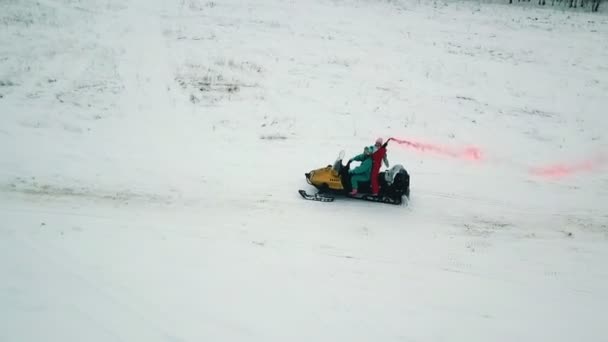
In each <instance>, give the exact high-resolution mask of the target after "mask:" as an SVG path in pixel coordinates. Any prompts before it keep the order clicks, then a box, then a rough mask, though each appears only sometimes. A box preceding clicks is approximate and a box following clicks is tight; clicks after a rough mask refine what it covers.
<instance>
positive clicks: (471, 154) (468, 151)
mask: <svg viewBox="0 0 608 342" xmlns="http://www.w3.org/2000/svg"><path fill="white" fill-rule="evenodd" d="M389 140H392V141H394V142H396V143H398V144H401V145H405V146H407V147H411V148H414V149H417V150H420V151H422V152H434V153H438V154H442V155H446V156H450V157H453V158H459V159H465V160H472V161H479V160H481V159H482V154H481V150H480V149H478V148H477V147H467V148H464V149H463V148H461V149H456V148H453V147H449V146H440V145H435V144H428V143H421V142H415V141H408V140H403V139H397V138H390V139H389Z"/></svg>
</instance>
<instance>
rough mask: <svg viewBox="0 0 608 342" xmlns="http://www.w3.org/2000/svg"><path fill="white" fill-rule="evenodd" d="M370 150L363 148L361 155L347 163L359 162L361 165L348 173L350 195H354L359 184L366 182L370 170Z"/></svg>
mask: <svg viewBox="0 0 608 342" xmlns="http://www.w3.org/2000/svg"><path fill="white" fill-rule="evenodd" d="M371 154H372V148H371V147H369V146H365V148H364V149H363V153H362V154H359V155H358V156H355V157H353V158H351V159H350V160H349V161H348V162H349V163H350V162H352V161H360V162H361V165H359V166H357V167H356V168H354V169H351V170H349V171H348V173H349V175H350V183H351V185H352V191H351V192H350V193H349V194H350V195H356V194H357V189H358V188H359V182H368V181H369V177H370V174H371V170H372V158H371Z"/></svg>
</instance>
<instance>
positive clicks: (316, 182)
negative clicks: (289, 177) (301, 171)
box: [306, 165, 344, 190]
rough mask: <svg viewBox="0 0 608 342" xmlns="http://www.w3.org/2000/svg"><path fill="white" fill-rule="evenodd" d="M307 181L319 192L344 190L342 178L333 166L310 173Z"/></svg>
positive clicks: (307, 175)
mask: <svg viewBox="0 0 608 342" xmlns="http://www.w3.org/2000/svg"><path fill="white" fill-rule="evenodd" d="M306 181H307V182H308V184H310V185H312V186H314V187H315V188H317V189H319V190H344V186H342V177H341V176H340V174H339V173H338V171H336V170H335V169H334V168H333V167H332V166H331V165H327V166H326V167H322V168H320V169H316V170H312V171H310V172H308V173H307V174H306Z"/></svg>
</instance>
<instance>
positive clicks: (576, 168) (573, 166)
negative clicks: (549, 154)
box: [530, 156, 608, 178]
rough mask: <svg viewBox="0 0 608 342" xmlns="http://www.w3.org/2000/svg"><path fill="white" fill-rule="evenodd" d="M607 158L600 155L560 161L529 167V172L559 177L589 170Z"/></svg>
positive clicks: (546, 176) (599, 165)
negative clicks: (569, 161)
mask: <svg viewBox="0 0 608 342" xmlns="http://www.w3.org/2000/svg"><path fill="white" fill-rule="evenodd" d="M607 161H608V159H607V158H606V157H603V156H600V157H596V158H593V159H589V160H584V161H581V162H578V163H569V164H567V163H560V164H553V165H548V166H543V167H535V168H532V169H530V173H531V174H533V175H536V176H541V177H545V178H561V177H566V176H570V175H573V174H575V173H580V172H590V171H593V170H595V169H597V168H599V167H601V166H602V165H604V164H606V162H607Z"/></svg>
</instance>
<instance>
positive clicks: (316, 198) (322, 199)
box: [298, 190, 334, 202]
mask: <svg viewBox="0 0 608 342" xmlns="http://www.w3.org/2000/svg"><path fill="white" fill-rule="evenodd" d="M298 192H299V193H300V195H301V196H302V197H303V198H304V199H307V200H309V201H318V202H333V201H334V197H331V196H327V195H322V194H319V193H316V194H314V195H311V194H309V193H307V192H306V190H298Z"/></svg>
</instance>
